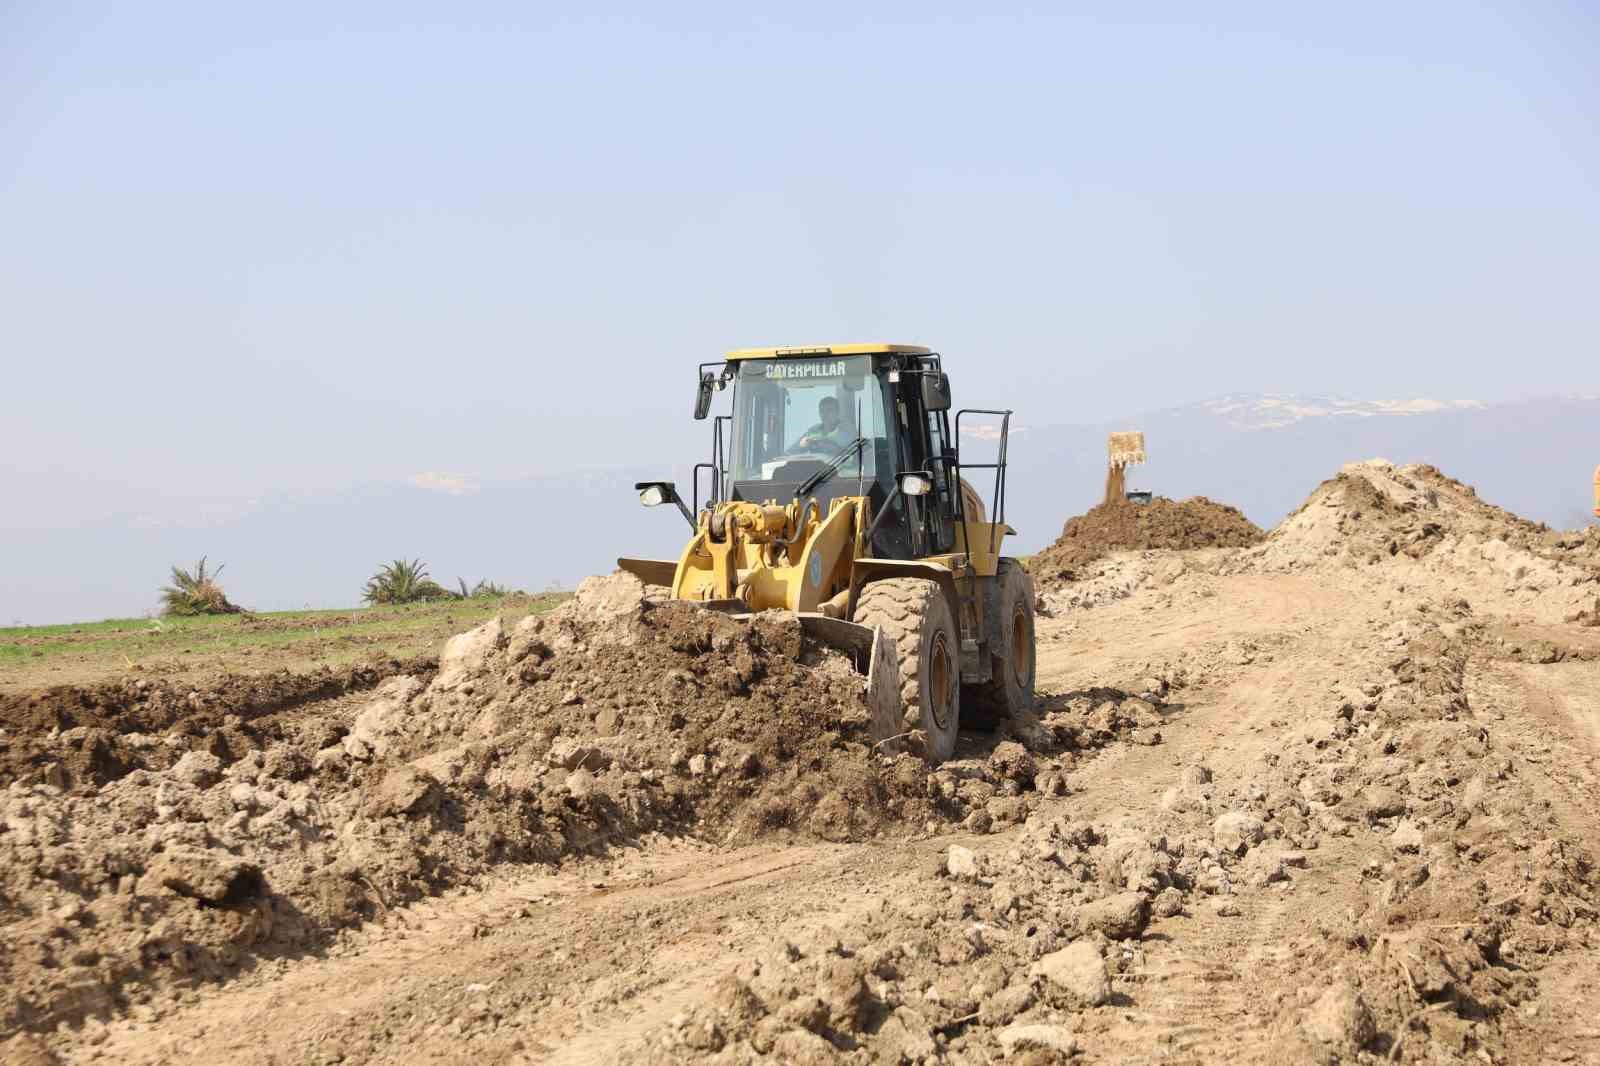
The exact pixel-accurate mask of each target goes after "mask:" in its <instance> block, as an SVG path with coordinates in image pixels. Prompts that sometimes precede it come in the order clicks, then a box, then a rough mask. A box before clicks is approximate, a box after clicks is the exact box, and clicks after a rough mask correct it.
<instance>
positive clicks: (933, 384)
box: [922, 370, 950, 411]
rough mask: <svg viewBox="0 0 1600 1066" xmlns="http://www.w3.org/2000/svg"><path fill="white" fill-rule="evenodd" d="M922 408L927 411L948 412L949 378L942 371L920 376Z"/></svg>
mask: <svg viewBox="0 0 1600 1066" xmlns="http://www.w3.org/2000/svg"><path fill="white" fill-rule="evenodd" d="M922 406H923V408H924V409H925V410H928V411H948V410H950V378H949V376H948V375H947V374H945V372H944V371H942V370H930V371H928V372H927V373H926V374H923V375H922Z"/></svg>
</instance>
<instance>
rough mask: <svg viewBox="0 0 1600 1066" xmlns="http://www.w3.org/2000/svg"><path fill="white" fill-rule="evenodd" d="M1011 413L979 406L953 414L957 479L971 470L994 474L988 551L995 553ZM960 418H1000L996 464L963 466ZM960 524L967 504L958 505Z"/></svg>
mask: <svg viewBox="0 0 1600 1066" xmlns="http://www.w3.org/2000/svg"><path fill="white" fill-rule="evenodd" d="M1011 414H1012V412H1011V411H1009V410H1007V411H999V410H990V409H987V408H982V407H968V408H965V409H963V410H960V411H957V412H956V476H957V477H958V478H959V477H960V476H961V471H962V470H964V469H967V468H969V467H970V468H971V469H973V470H993V471H994V472H995V475H994V505H993V510H994V514H993V516H992V518H993V521H991V522H990V524H989V551H990V552H991V553H992V552H993V551H994V550H995V542H996V541H997V540H998V539H999V536H1000V527H1001V526H1002V525H1003V524H1005V520H1006V464H1007V463H1008V462H1009V460H1010V454H1009V453H1010V449H1011ZM962 415H991V416H992V415H998V416H1000V451H999V454H998V455H997V456H996V461H995V462H992V463H963V462H962V461H961V416H962ZM960 506H961V521H962V523H963V524H965V523H966V520H967V508H966V502H965V501H962V503H961V505H960Z"/></svg>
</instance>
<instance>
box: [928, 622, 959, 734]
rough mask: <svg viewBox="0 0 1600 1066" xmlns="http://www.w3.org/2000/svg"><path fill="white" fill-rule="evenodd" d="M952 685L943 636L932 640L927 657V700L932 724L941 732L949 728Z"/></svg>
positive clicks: (948, 659)
mask: <svg viewBox="0 0 1600 1066" xmlns="http://www.w3.org/2000/svg"><path fill="white" fill-rule="evenodd" d="M953 689H954V685H953V684H952V681H951V670H950V646H949V645H948V644H947V643H945V638H944V634H943V633H940V634H937V635H936V636H935V637H934V638H933V648H932V654H931V655H929V657H928V699H929V701H930V702H931V703H932V706H931V707H930V708H929V709H930V710H931V711H932V712H933V722H934V724H935V725H936V726H938V727H939V729H940V731H941V732H943V731H944V730H946V729H949V728H950V703H951V696H952V694H953Z"/></svg>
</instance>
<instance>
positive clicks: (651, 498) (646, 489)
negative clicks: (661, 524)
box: [633, 481, 697, 529]
mask: <svg viewBox="0 0 1600 1066" xmlns="http://www.w3.org/2000/svg"><path fill="white" fill-rule="evenodd" d="M633 487H634V489H635V490H636V491H637V492H638V493H639V502H640V503H642V504H644V505H645V506H646V507H660V506H661V505H662V504H664V503H675V504H677V505H678V510H679V511H681V512H683V518H684V521H686V522H688V523H689V528H690V529H695V528H697V527H696V526H695V524H694V515H692V514H690V513H689V508H688V507H687V506H685V505H684V502H683V497H682V496H679V495H678V486H677V485H675V484H673V483H672V482H670V481H640V482H636V483H635V484H634V486H633Z"/></svg>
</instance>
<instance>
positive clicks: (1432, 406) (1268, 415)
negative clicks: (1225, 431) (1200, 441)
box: [1195, 393, 1488, 430]
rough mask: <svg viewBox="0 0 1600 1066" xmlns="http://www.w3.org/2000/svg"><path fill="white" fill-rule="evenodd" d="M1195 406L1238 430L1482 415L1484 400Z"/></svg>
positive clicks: (1239, 400)
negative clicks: (1308, 423) (1308, 422)
mask: <svg viewBox="0 0 1600 1066" xmlns="http://www.w3.org/2000/svg"><path fill="white" fill-rule="evenodd" d="M1195 406H1197V407H1199V408H1200V409H1202V410H1205V411H1209V412H1210V413H1211V414H1214V415H1216V416H1217V417H1218V418H1221V419H1223V420H1224V421H1226V422H1227V423H1228V425H1230V426H1232V427H1233V428H1235V429H1246V430H1248V429H1282V428H1283V427H1285V426H1292V425H1294V424H1295V423H1296V422H1302V421H1305V420H1306V419H1310V418H1328V419H1363V418H1383V417H1395V416H1403V415H1432V414H1438V413H1440V412H1442V411H1480V410H1483V409H1484V408H1486V407H1487V406H1488V404H1485V403H1483V402H1482V401H1480V400H1430V399H1424V398H1421V397H1418V398H1416V399H1410V400H1357V399H1350V398H1348V397H1342V396H1294V395H1282V394H1274V393H1262V394H1248V393H1234V394H1232V395H1230V396H1219V397H1217V398H1216V399H1214V400H1205V401H1202V402H1201V403H1199V404H1196V405H1195Z"/></svg>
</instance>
